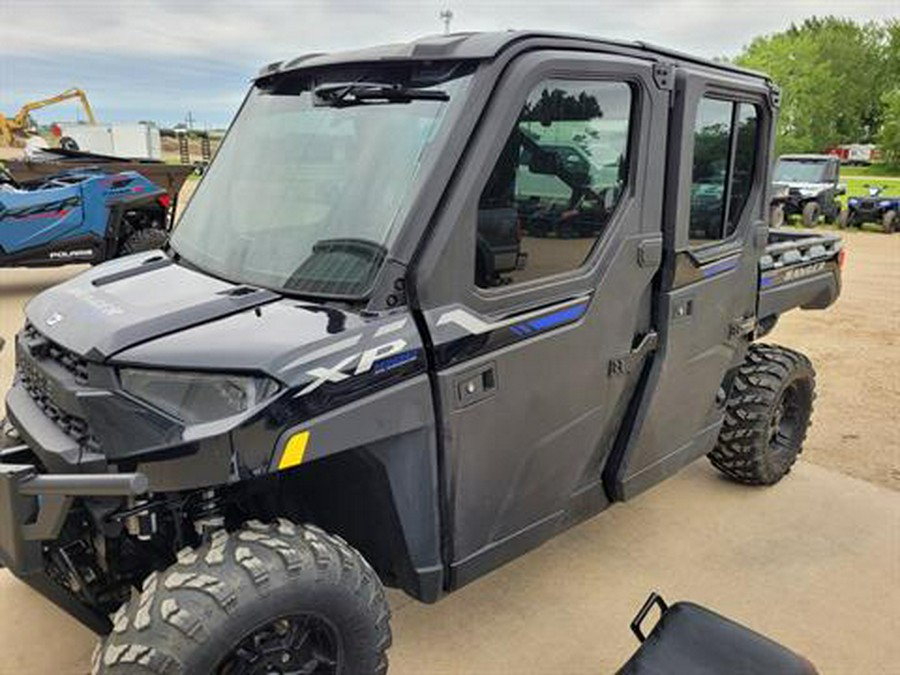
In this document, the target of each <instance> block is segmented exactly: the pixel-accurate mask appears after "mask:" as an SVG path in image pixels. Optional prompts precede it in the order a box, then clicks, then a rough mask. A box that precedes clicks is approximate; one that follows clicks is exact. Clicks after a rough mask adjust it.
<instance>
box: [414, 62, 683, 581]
mask: <svg viewBox="0 0 900 675" xmlns="http://www.w3.org/2000/svg"><path fill="white" fill-rule="evenodd" d="M667 114H668V94H667V92H664V91H661V90H660V89H658V88H657V87H656V85H655V84H654V80H653V74H652V64H651V63H650V62H645V61H642V60H638V59H633V58H628V57H616V56H610V55H591V54H585V55H572V54H568V53H561V52H560V53H556V52H546V53H532V54H528V55H525V56H522V57H519V58H518V59H517V60H516V61H515V62H514V63H513V64H512V66H511V67H510V69H509V71H508V72H507V74H506V76H505V77H504V78H503V80H502V82H501V85H500V88H499V90H497V91H496V93H495V94H494V97H493V99H492V102H491V104H490V105H489V108H488V114H487V116H486V117H485V118H484V119H483V121H482V123H481V125H480V127H479V129H478V130H477V133H476V135H475V137H474V139H473V141H472V144H471V145H470V150H469V151H468V152H467V154H466V156H465V157H464V158H463V160H462V166H461V167H459V169H458V170H457V172H456V176H457V177H456V179H455V181H454V183H453V184H452V185H451V187H450V189H449V194H448V196H447V197H446V199H445V202H444V204H445V206H444V208H443V210H442V212H441V213H440V214H439V217H438V222H437V223H436V229H435V230H434V234H433V236H432V238H431V241H430V242H429V244H428V246H427V248H426V250H425V252H424V254H423V255H422V257H421V258H420V260H419V266H418V268H417V270H416V293H415V297H416V298H417V301H418V303H419V306H418V307H417V310H418V311H420V312H421V316H422V318H423V321H424V324H425V326H426V327H427V332H428V337H429V340H430V342H431V344H432V350H433V352H432V359H431V363H432V372H433V382H434V385H435V390H436V401H437V407H438V413H439V419H440V427H441V434H440V450H439V452H440V453H441V456H440V463H441V465H442V467H443V472H442V476H441V481H442V488H443V499H444V504H443V514H444V523H443V527H444V531H445V540H446V541H447V543H448V549H449V551H448V553H449V556H450V561H449V562H450V567H451V580H450V585H451V587H457V586H459V585H462V584H464V583H466V582H467V581H469V580H471V579H474V578H475V577H477V576H479V575H480V574H483V573H485V572H486V571H488V570H490V569H492V568H493V567H496V566H497V565H499V564H501V563H502V562H504V561H505V560H507V559H509V558H511V557H514V556H516V555H518V554H520V553H522V552H523V551H524V550H526V549H528V548H530V547H533V546H535V545H537V544H539V543H540V542H542V541H544V540H545V539H547V538H548V537H550V536H552V535H553V534H554V533H556V532H558V531H559V530H560V529H562V528H564V527H565V526H567V525H569V524H571V523H573V522H577V521H578V520H579V519H581V518H584V517H586V516H588V515H591V514H593V513H596V512H597V511H599V510H600V509H602V508H603V507H605V506H606V505H607V504H608V500H607V497H606V493H605V491H604V488H603V484H602V474H603V468H604V465H605V463H606V459H607V457H608V456H609V452H610V449H611V447H612V444H613V442H614V440H615V438H616V434H617V431H618V429H619V426H620V423H621V420H622V418H623V416H624V413H625V410H626V408H627V404H628V402H629V400H630V398H631V395H632V393H633V391H634V389H635V385H636V382H637V380H638V376H639V374H640V372H641V369H642V366H643V363H644V360H645V359H646V357H647V356H648V354H649V353H650V352H651V351H652V345H653V337H654V332H653V328H652V326H651V323H650V317H651V300H652V285H651V281H652V279H653V277H654V275H655V273H656V271H657V268H658V266H659V253H660V251H661V243H662V235H661V231H660V227H661V225H660V222H661V218H660V216H661V212H660V209H661V202H662V188H661V185H662V183H663V180H662V179H663V158H662V153H659V152H653V151H652V150H653V149H654V148H659V147H661V144H662V143H663V141H664V134H665V128H666V119H667Z"/></svg>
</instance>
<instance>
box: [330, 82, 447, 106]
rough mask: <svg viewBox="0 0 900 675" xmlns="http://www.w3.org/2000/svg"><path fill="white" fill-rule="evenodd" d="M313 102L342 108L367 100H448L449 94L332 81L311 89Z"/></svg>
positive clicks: (439, 91)
mask: <svg viewBox="0 0 900 675" xmlns="http://www.w3.org/2000/svg"><path fill="white" fill-rule="evenodd" d="M313 94H314V95H315V98H314V104H315V105H317V106H330V107H333V108H343V107H347V106H351V105H364V104H366V103H369V102H376V101H380V102H384V103H409V102H410V101H449V100H450V95H449V94H448V93H447V92H445V91H441V90H440V89H417V88H415V87H404V86H403V85H400V84H385V83H382V82H333V83H329V84H322V85H319V86H318V87H316V88H315V89H314V90H313Z"/></svg>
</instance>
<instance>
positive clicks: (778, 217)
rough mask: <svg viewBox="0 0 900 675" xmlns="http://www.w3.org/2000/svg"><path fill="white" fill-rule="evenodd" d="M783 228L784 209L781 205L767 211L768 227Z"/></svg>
mask: <svg viewBox="0 0 900 675" xmlns="http://www.w3.org/2000/svg"><path fill="white" fill-rule="evenodd" d="M783 226H784V207H783V206H781V204H778V205H776V206H773V207H772V208H771V209H769V227H783Z"/></svg>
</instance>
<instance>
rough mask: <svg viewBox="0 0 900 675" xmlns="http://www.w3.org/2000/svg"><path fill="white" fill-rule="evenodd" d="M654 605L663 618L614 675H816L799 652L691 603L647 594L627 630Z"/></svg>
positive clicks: (636, 629)
mask: <svg viewBox="0 0 900 675" xmlns="http://www.w3.org/2000/svg"><path fill="white" fill-rule="evenodd" d="M653 604H657V605H659V606H660V608H661V609H662V616H661V618H660V619H659V621H658V622H657V624H656V625H655V626H654V627H653V630H652V631H651V632H650V635H648V636H647V637H646V639H643V641H642V644H641V646H640V648H639V649H638V650H637V652H635V654H634V656H632V657H631V658H630V659H629V660H628V662H627V663H626V664H625V665H624V666H622V668H621V669H620V670H619V671H618V673H617V675H817V671H816V669H815V667H814V666H813V665H812V664H811V663H810V662H809V661H807V660H806V659H805V658H803V657H802V656H799V655H798V654H795V653H794V652H792V651H790V650H789V649H787V648H785V647H782V646H781V645H780V644H778V643H777V642H774V641H772V640H770V639H769V638H767V637H765V636H763V635H760V634H759V633H757V632H755V631H752V630H750V629H749V628H746V627H744V626H742V625H740V624H739V623H736V622H734V621H732V620H730V619H726V618H725V617H723V616H721V615H719V614H716V613H715V612H713V611H710V610H708V609H706V608H705V607H701V606H700V605H695V604H693V603H690V602H679V603H676V604H674V605H672V606H671V607H667V606H666V605H665V603H664V602H662V600H661V598H659V596H656V595H655V594H654V595H652V596H650V599H649V600H648V601H647V604H645V605H644V608H642V610H641V612H640V613H639V614H638V617H637V618H636V619H635V621H634V622H633V623H632V625H631V626H632V630H634V632H635V634H636V635H637V636H638V638H639V639H642V638H643V635H642V633H641V631H640V622H641V621H642V620H643V618H644V617H645V616H646V614H647V612H648V611H649V609H650V607H651V606H652V605H653Z"/></svg>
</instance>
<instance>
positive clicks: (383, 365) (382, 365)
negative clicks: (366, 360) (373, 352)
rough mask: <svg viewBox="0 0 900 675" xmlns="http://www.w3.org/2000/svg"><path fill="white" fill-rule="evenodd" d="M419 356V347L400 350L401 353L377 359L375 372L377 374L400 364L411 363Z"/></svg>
mask: <svg viewBox="0 0 900 675" xmlns="http://www.w3.org/2000/svg"><path fill="white" fill-rule="evenodd" d="M418 358H419V350H418V349H410V350H408V351H405V352H400V353H399V354H394V355H393V356H388V357H387V358H384V359H381V360H379V361H376V362H375V365H374V368H373V372H374V373H375V374H376V375H377V374H379V373H384V372H387V371H388V370H393V369H394V368H399V367H400V366H403V365H406V364H407V363H411V362H412V361H415V360H416V359H418Z"/></svg>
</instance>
